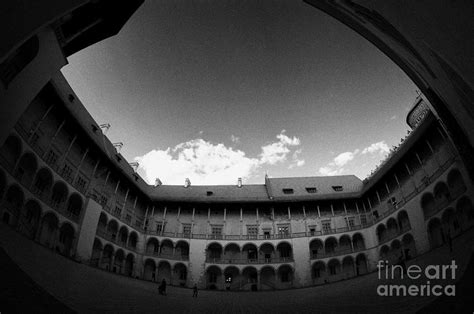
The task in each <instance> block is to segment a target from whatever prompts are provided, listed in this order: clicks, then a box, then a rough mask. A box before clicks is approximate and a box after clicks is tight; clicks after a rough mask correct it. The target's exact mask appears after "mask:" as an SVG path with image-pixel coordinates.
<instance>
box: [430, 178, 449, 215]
mask: <svg viewBox="0 0 474 314" xmlns="http://www.w3.org/2000/svg"><path fill="white" fill-rule="evenodd" d="M433 193H434V197H435V202H436V205H435V207H436V209H441V208H443V207H445V206H447V205H448V204H449V201H450V199H451V194H450V193H449V189H448V186H447V185H446V183H444V182H438V183H437V184H436V185H435V187H434V190H433Z"/></svg>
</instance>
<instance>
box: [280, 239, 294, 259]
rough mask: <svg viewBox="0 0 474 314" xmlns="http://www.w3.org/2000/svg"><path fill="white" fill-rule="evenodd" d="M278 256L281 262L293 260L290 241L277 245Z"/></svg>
mask: <svg viewBox="0 0 474 314" xmlns="http://www.w3.org/2000/svg"><path fill="white" fill-rule="evenodd" d="M276 249H277V252H278V257H279V258H280V263H281V262H288V261H293V249H292V247H291V244H290V243H288V242H280V243H278V245H277V247H276Z"/></svg>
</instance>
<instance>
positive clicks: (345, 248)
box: [338, 234, 352, 254]
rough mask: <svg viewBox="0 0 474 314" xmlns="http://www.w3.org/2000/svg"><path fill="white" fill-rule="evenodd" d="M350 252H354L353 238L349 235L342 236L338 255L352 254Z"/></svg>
mask: <svg viewBox="0 0 474 314" xmlns="http://www.w3.org/2000/svg"><path fill="white" fill-rule="evenodd" d="M350 252H352V246H351V238H350V237H349V236H348V235H347V234H345V235H342V236H341V237H340V238H339V249H338V253H340V254H344V253H350Z"/></svg>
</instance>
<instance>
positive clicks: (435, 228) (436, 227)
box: [428, 218, 444, 248]
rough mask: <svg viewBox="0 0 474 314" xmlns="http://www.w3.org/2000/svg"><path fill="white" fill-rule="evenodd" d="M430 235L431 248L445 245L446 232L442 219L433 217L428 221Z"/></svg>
mask: <svg viewBox="0 0 474 314" xmlns="http://www.w3.org/2000/svg"><path fill="white" fill-rule="evenodd" d="M428 237H429V241H430V246H431V248H436V247H438V246H441V245H443V243H444V234H443V229H442V227H441V221H440V220H439V219H438V218H433V219H431V220H430V221H429V222H428Z"/></svg>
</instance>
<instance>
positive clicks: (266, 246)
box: [259, 243, 275, 263]
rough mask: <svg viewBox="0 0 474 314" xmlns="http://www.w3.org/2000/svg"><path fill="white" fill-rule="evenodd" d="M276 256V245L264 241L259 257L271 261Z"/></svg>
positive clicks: (264, 260) (266, 261)
mask: <svg viewBox="0 0 474 314" xmlns="http://www.w3.org/2000/svg"><path fill="white" fill-rule="evenodd" d="M274 258H275V247H274V246H273V244H271V243H263V244H262V245H260V248H259V259H260V260H261V261H263V262H265V263H271V262H272V260H273V259H274Z"/></svg>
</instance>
